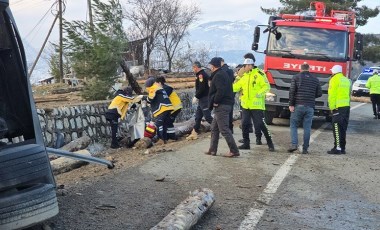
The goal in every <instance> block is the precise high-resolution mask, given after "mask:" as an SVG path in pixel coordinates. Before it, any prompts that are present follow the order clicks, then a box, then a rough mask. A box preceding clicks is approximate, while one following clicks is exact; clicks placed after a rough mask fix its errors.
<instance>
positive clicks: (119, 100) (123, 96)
mask: <svg viewBox="0 0 380 230" xmlns="http://www.w3.org/2000/svg"><path fill="white" fill-rule="evenodd" d="M133 100H134V97H133V96H132V88H131V87H130V86H127V87H125V88H123V89H119V90H118V91H117V92H116V96H115V97H114V99H113V100H112V102H111V104H110V105H109V106H108V110H107V112H106V113H105V117H106V120H107V121H109V122H110V124H111V133H112V134H111V138H112V141H111V148H113V149H117V148H120V145H119V142H118V140H117V130H118V124H119V118H121V119H124V118H125V116H126V114H127V110H128V105H129V103H131V102H133Z"/></svg>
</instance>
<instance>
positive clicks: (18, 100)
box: [0, 9, 35, 146]
mask: <svg viewBox="0 0 380 230" xmlns="http://www.w3.org/2000/svg"><path fill="white" fill-rule="evenodd" d="M0 12H4V9H0ZM6 17H7V15H6V14H3V13H2V14H0V123H1V124H0V127H2V128H0V129H1V130H0V141H1V143H0V145H1V146H4V143H8V144H11V143H15V142H20V141H27V140H29V141H31V142H33V140H34V139H35V134H34V126H33V118H32V111H31V107H30V103H29V100H30V98H29V91H28V84H29V81H28V79H27V78H26V77H25V76H27V75H26V74H25V73H24V72H23V71H24V70H25V68H24V66H21V65H22V64H21V63H24V61H23V60H18V59H19V58H20V55H19V52H20V50H19V44H18V43H17V41H16V40H18V41H20V38H19V37H18V36H17V34H16V33H15V29H14V27H13V25H12V24H10V23H9V21H10V20H8V19H7V18H6ZM15 37H16V38H17V39H14V38H15Z"/></svg>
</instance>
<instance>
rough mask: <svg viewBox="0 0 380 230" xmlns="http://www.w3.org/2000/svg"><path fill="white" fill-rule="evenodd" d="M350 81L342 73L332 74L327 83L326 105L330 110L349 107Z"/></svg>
mask: <svg viewBox="0 0 380 230" xmlns="http://www.w3.org/2000/svg"><path fill="white" fill-rule="evenodd" d="M350 89H351V80H350V79H348V78H346V77H345V76H344V75H343V74H342V73H337V74H334V75H333V76H332V77H331V79H330V81H329V90H328V103H329V108H330V110H334V109H337V108H341V107H347V106H350Z"/></svg>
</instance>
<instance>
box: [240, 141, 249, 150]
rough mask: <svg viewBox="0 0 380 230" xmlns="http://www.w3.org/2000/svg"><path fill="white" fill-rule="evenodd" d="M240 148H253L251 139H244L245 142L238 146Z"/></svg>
mask: <svg viewBox="0 0 380 230" xmlns="http://www.w3.org/2000/svg"><path fill="white" fill-rule="evenodd" d="M238 148H239V149H251V146H250V145H249V139H244V143H243V144H242V145H240V146H239V147H238Z"/></svg>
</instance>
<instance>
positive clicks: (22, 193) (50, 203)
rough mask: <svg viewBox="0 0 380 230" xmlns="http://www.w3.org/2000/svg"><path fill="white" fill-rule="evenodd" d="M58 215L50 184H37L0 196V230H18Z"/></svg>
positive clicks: (53, 192)
mask: <svg viewBox="0 0 380 230" xmlns="http://www.w3.org/2000/svg"><path fill="white" fill-rule="evenodd" d="M57 214H58V202H57V196H56V192H55V188H54V186H53V185H52V184H37V185H34V186H31V187H28V188H26V189H22V190H18V191H15V192H13V193H11V194H8V195H7V196H3V197H2V196H1V195H0V229H20V228H25V227H29V226H32V225H34V224H37V223H39V222H42V221H45V220H47V219H49V218H51V217H53V216H55V215H57Z"/></svg>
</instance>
